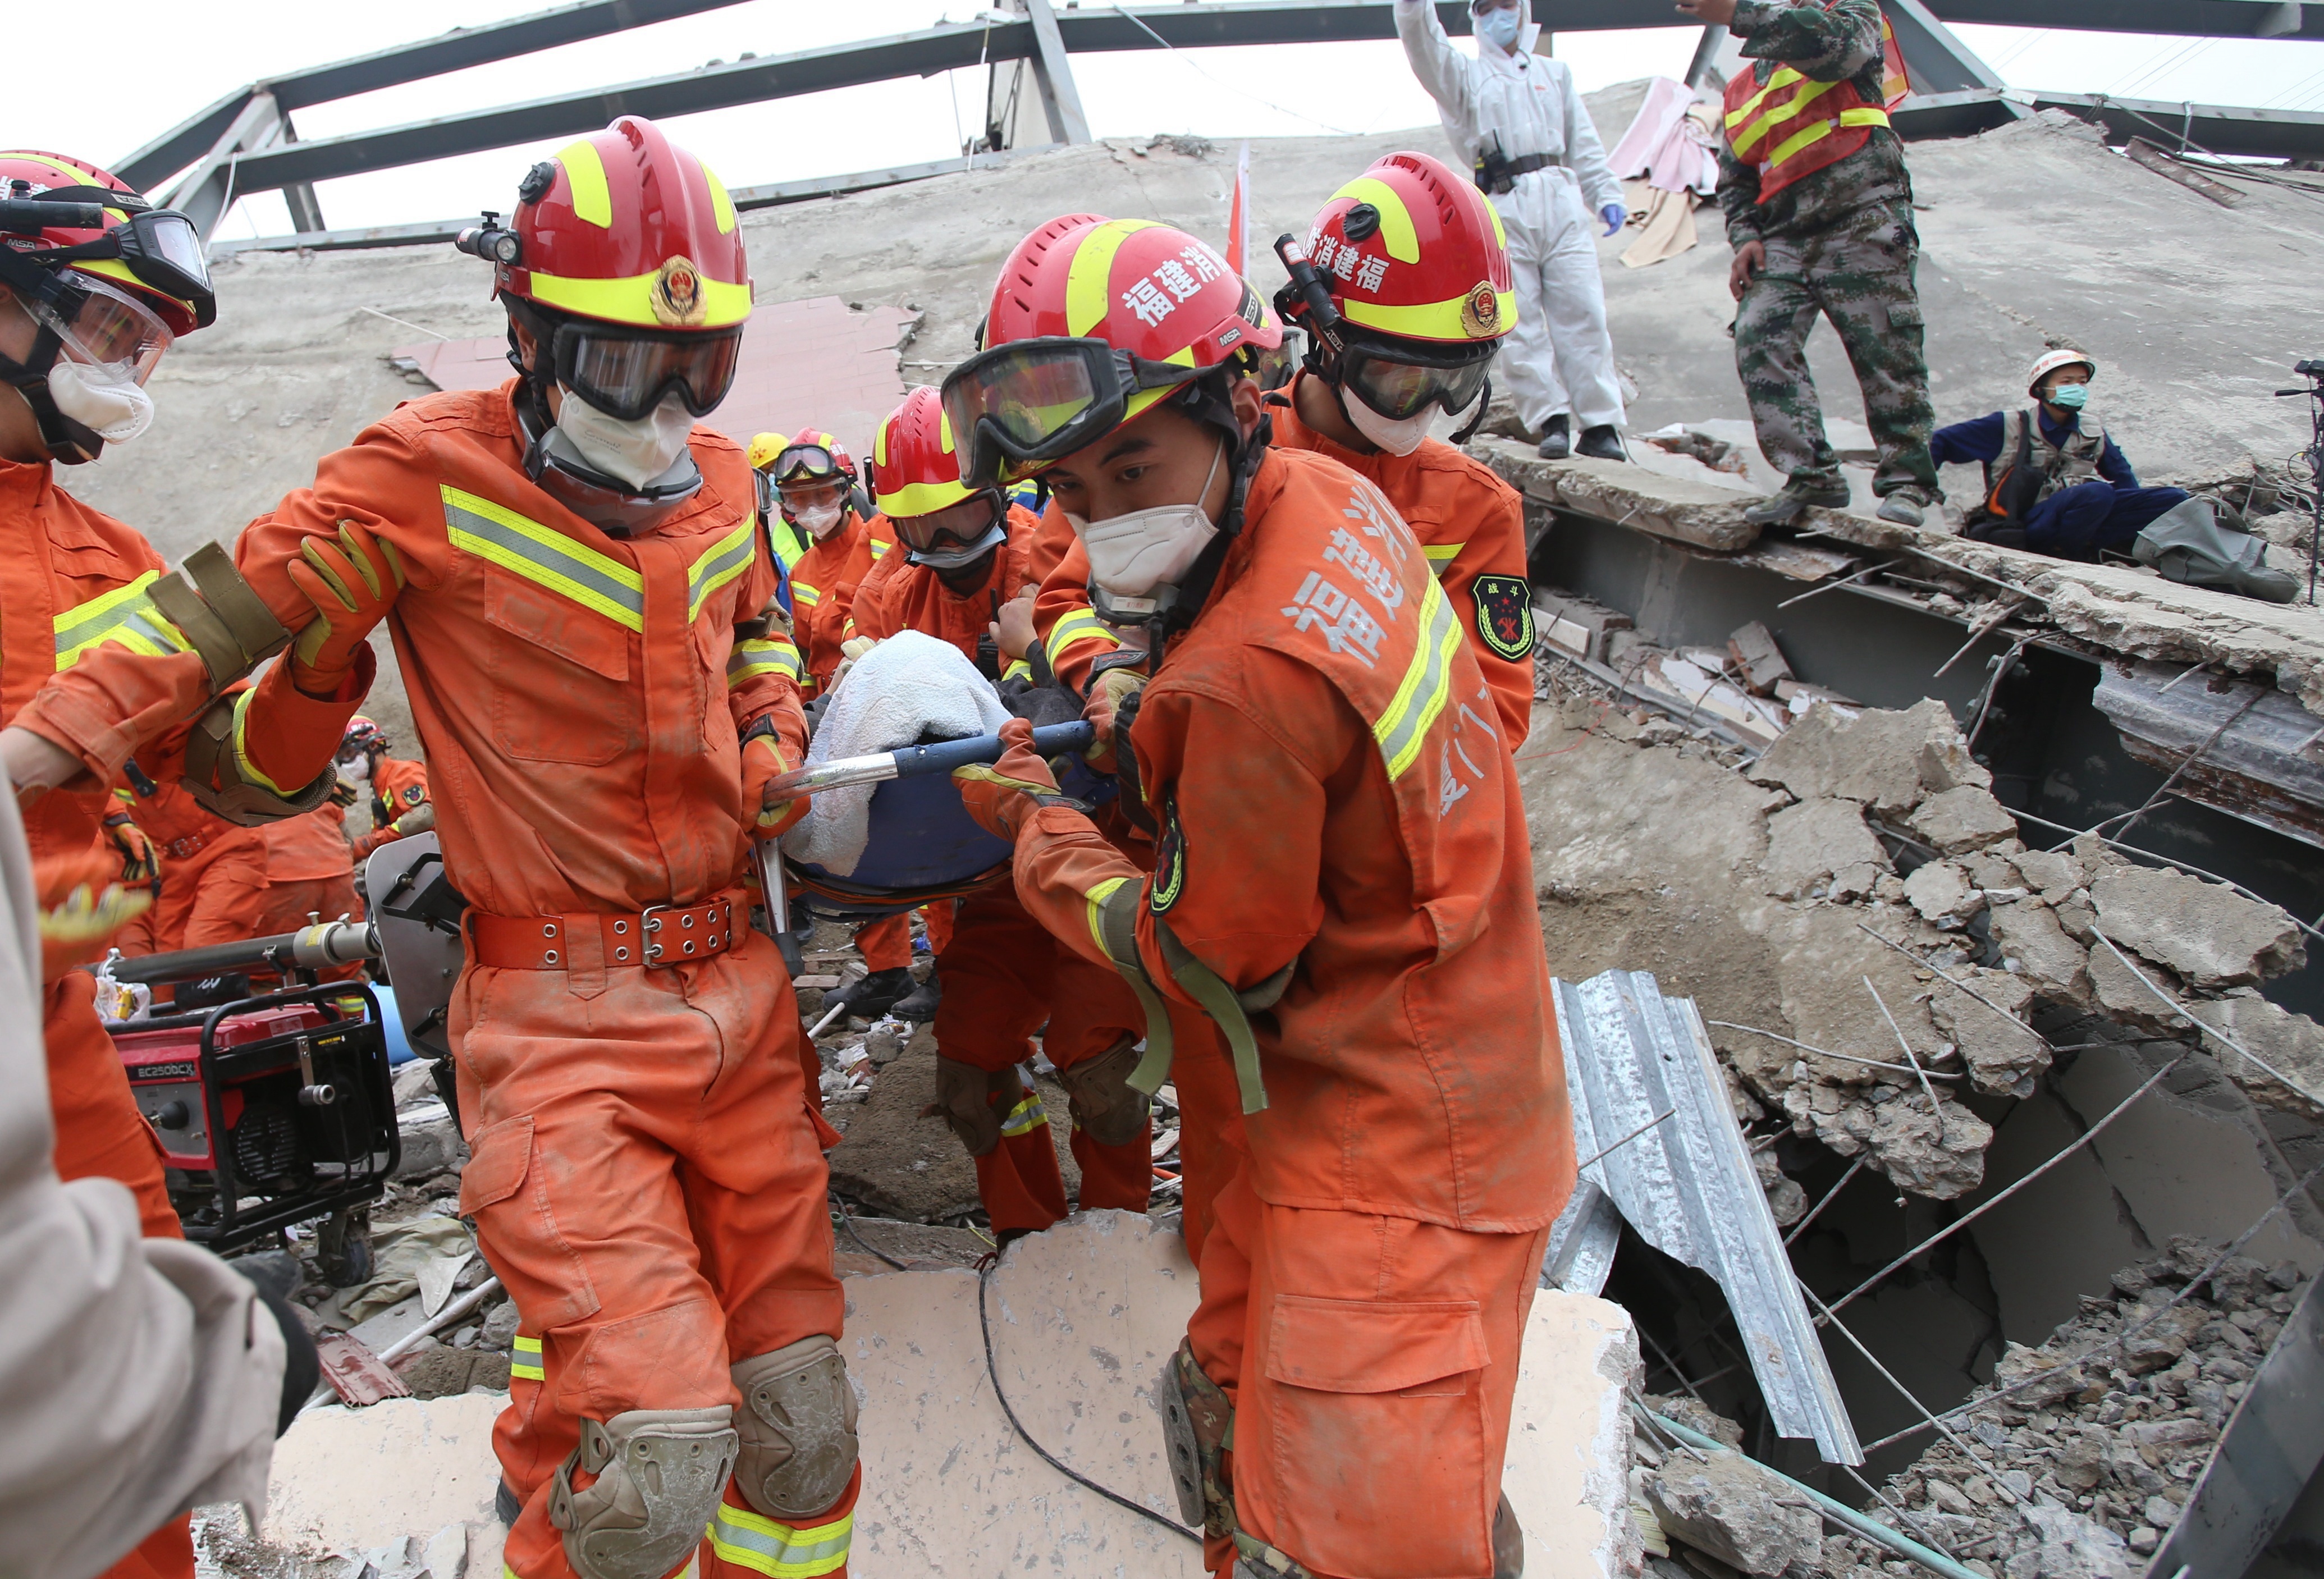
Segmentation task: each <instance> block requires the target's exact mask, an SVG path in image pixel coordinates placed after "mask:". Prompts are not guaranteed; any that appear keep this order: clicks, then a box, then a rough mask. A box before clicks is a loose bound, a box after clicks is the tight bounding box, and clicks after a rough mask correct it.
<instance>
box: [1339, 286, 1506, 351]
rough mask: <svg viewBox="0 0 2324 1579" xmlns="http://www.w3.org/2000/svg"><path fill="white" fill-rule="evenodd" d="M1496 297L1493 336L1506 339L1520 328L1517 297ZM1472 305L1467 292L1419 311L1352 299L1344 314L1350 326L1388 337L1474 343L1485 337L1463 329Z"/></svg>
mask: <svg viewBox="0 0 2324 1579" xmlns="http://www.w3.org/2000/svg"><path fill="white" fill-rule="evenodd" d="M1493 297H1494V300H1496V301H1497V302H1499V316H1498V317H1497V318H1496V319H1495V320H1494V321H1495V322H1496V324H1498V325H1499V328H1496V329H1495V330H1494V331H1493V333H1494V334H1495V335H1505V334H1507V333H1508V332H1509V330H1511V329H1513V328H1517V292H1516V291H1494V292H1493ZM1468 305H1469V297H1468V294H1467V293H1466V292H1463V293H1462V294H1461V295H1459V296H1455V297H1453V298H1452V299H1451V300H1446V301H1430V302H1424V303H1422V304H1421V305H1419V306H1416V307H1391V306H1388V304H1387V303H1385V302H1379V301H1366V300H1363V299H1362V298H1360V297H1358V296H1355V295H1350V296H1349V297H1348V298H1347V299H1346V300H1343V301H1342V303H1341V304H1340V310H1341V311H1342V313H1344V314H1345V315H1346V317H1347V319H1348V321H1349V322H1350V323H1352V324H1360V325H1361V326H1362V327H1363V328H1368V329H1378V330H1379V332H1380V333H1381V334H1384V335H1402V336H1403V337H1406V339H1413V340H1473V339H1478V338H1480V336H1476V335H1471V333H1470V332H1469V331H1468V329H1467V328H1465V327H1463V322H1462V316H1461V315H1462V309H1465V308H1466V307H1467V306H1468Z"/></svg>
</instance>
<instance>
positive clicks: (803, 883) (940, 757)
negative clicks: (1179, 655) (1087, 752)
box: [757, 720, 1112, 974]
mask: <svg viewBox="0 0 2324 1579" xmlns="http://www.w3.org/2000/svg"><path fill="white" fill-rule="evenodd" d="M1093 736H1094V732H1093V730H1092V728H1091V727H1090V725H1088V724H1086V723H1083V722H1080V721H1078V720H1077V721H1075V722H1074V723H1070V724H1053V725H1047V727H1045V728H1039V729H1036V730H1034V731H1033V749H1034V750H1035V751H1036V752H1037V753H1040V754H1041V755H1042V756H1044V757H1057V756H1065V757H1067V758H1068V759H1069V760H1070V763H1071V768H1070V771H1069V774H1068V777H1069V778H1070V779H1071V780H1073V781H1072V782H1064V783H1062V784H1061V787H1062V788H1063V789H1065V793H1067V794H1068V795H1075V796H1077V797H1078V798H1080V799H1101V798H1102V796H1103V795H1105V794H1107V793H1110V792H1111V789H1112V781H1111V780H1100V779H1099V778H1098V777H1097V776H1096V775H1094V774H1092V773H1090V772H1089V771H1088V769H1087V768H1086V767H1084V766H1082V765H1081V753H1082V752H1083V750H1084V749H1085V748H1086V747H1087V746H1088V745H1089V743H1090V741H1091V740H1092V739H1093ZM1004 749H1005V747H1003V745H1002V744H1001V737H1000V736H999V735H998V734H980V735H972V736H970V737H968V738H967V739H964V740H945V741H935V742H930V743H926V744H921V745H910V746H906V747H904V748H902V749H901V750H899V751H883V752H872V753H869V754H867V755H863V756H854V757H842V758H839V759H837V760H835V761H833V762H823V763H819V764H817V765H816V766H814V767H807V768H798V769H795V770H793V771H790V772H788V773H785V774H782V775H780V776H779V777H778V778H776V779H775V780H773V782H772V785H771V786H770V788H771V789H772V790H773V791H774V792H775V794H776V795H777V796H778V798H779V797H781V796H783V795H814V794H817V793H819V792H821V791H823V790H826V789H842V788H844V787H846V786H848V785H853V784H877V785H879V786H880V788H879V789H878V790H877V791H875V792H874V793H873V795H872V797H871V839H870V842H869V843H868V844H867V845H865V848H864V854H863V858H862V861H860V862H859V863H857V864H856V867H855V870H854V871H853V872H852V873H849V874H847V875H846V876H844V877H842V876H840V875H838V874H837V873H833V872H830V871H828V870H826V869H825V868H824V867H821V866H817V865H816V864H815V863H812V862H807V861H801V860H798V859H796V858H794V857H792V856H789V855H783V854H779V853H778V852H777V850H776V848H775V844H774V842H773V841H766V842H762V843H761V844H760V845H758V847H757V852H758V865H759V881H760V885H761V889H762V891H764V892H765V894H766V895H767V899H768V903H767V917H768V921H769V924H770V926H771V927H772V928H774V936H775V942H776V943H777V945H778V946H780V947H781V949H782V951H783V957H784V959H785V960H786V961H788V962H789V964H790V966H791V970H792V972H793V974H797V973H798V968H799V960H798V943H797V940H796V938H795V937H793V935H792V933H791V930H790V925H791V919H790V912H791V905H790V900H791V896H792V894H793V893H794V892H796V894H797V895H798V899H799V900H800V901H801V902H803V903H804V904H805V905H806V907H807V910H808V911H809V912H810V913H812V914H815V915H818V916H825V917H829V918H831V919H835V920H871V919H877V918H879V917H881V916H893V915H899V914H901V913H902V912H904V911H906V910H918V908H919V907H920V906H922V905H927V904H934V903H936V902H939V901H941V900H952V899H959V898H961V897H962V896H964V895H965V894H970V893H973V892H975V891H977V890H978V889H981V888H985V887H989V886H990V885H991V884H993V883H995V882H1001V881H1002V880H1003V879H1005V878H1006V877H1007V876H1008V875H1009V862H1010V845H1009V842H1008V841H1007V840H1005V839H1000V838H995V837H994V836H992V835H991V834H989V833H986V832H985V831H984V830H983V829H982V827H979V826H977V824H976V821H975V819H974V818H973V817H970V816H969V814H968V808H966V807H965V806H964V805H963V804H962V802H961V799H960V790H959V788H958V787H957V786H955V785H954V783H953V781H952V771H953V770H954V768H963V767H967V766H969V765H970V764H972V763H975V762H998V761H999V760H1000V758H1001V752H1002V751H1003V750H1004ZM1084 780H1086V781H1085V782H1084Z"/></svg>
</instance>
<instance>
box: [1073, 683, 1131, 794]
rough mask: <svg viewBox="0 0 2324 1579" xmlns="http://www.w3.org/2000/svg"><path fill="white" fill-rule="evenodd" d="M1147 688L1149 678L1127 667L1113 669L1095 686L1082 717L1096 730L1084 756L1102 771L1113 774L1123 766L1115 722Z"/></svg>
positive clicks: (1083, 709)
mask: <svg viewBox="0 0 2324 1579" xmlns="http://www.w3.org/2000/svg"><path fill="white" fill-rule="evenodd" d="M1145 688H1146V677H1145V676H1144V675H1142V674H1140V673H1139V672H1138V671H1137V670H1136V669H1127V668H1123V669H1107V670H1106V671H1105V672H1103V673H1102V674H1101V675H1099V676H1098V677H1097V679H1096V680H1095V682H1094V683H1093V684H1092V685H1091V687H1090V694H1089V701H1088V702H1087V703H1086V704H1084V706H1083V707H1082V716H1083V718H1084V719H1085V720H1087V721H1088V723H1089V725H1090V727H1091V728H1092V729H1093V730H1094V731H1095V733H1094V734H1092V735H1091V737H1090V743H1089V744H1088V746H1087V747H1086V748H1084V751H1083V752H1082V756H1083V757H1084V760H1086V761H1087V762H1088V763H1089V765H1090V766H1091V767H1093V768H1094V769H1096V770H1097V771H1099V772H1101V773H1111V772H1112V771H1114V770H1115V768H1116V767H1117V766H1118V765H1119V764H1118V763H1117V762H1116V760H1115V757H1114V753H1113V734H1114V725H1115V723H1116V721H1117V720H1118V719H1119V718H1120V716H1121V706H1122V704H1123V703H1125V702H1127V701H1128V700H1129V699H1130V697H1134V696H1136V695H1137V694H1138V693H1139V691H1141V690H1144V689H1145Z"/></svg>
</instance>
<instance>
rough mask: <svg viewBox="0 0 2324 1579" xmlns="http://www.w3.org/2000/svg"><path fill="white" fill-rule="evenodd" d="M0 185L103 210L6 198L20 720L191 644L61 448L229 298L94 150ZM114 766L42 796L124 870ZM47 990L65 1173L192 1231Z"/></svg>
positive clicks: (2, 513)
mask: <svg viewBox="0 0 2324 1579" xmlns="http://www.w3.org/2000/svg"><path fill="white" fill-rule="evenodd" d="M19 183H21V185H20V184H19ZM0 198H8V199H30V200H32V201H33V202H36V203H37V202H44V201H47V202H56V203H70V204H77V205H89V206H93V207H92V209H91V211H90V212H88V213H87V214H83V215H78V216H73V217H74V218H76V219H88V220H95V221H97V223H94V224H78V223H76V224H70V225H64V226H57V225H51V224H50V223H49V220H50V218H51V217H54V216H45V215H41V214H39V213H37V212H36V213H34V214H32V215H28V216H24V217H16V215H14V214H13V213H11V212H10V211H9V210H8V209H7V208H5V205H0V383H5V385H6V386H7V387H5V388H0V602H5V607H6V614H5V618H0V723H5V724H7V725H18V724H21V723H22V722H23V720H24V718H25V716H26V714H27V711H28V709H31V708H32V706H33V705H34V703H35V700H36V698H37V697H39V696H40V695H41V694H42V688H43V687H44V686H45V685H49V684H52V683H53V682H54V680H55V679H56V678H57V677H58V676H59V675H60V673H69V672H72V671H75V670H85V671H88V673H90V674H96V673H99V672H109V671H110V670H112V669H115V667H117V666H118V665H120V664H122V663H123V662H124V661H127V662H129V663H131V664H136V663H140V662H142V661H143V655H145V654H150V653H153V652H157V651H174V650H176V649H177V648H178V647H179V646H180V645H181V644H182V637H181V636H180V633H179V632H178V631H177V630H176V629H175V628H174V627H173V626H172V625H171V623H170V622H169V621H168V620H167V619H166V618H164V617H163V616H162V615H161V614H160V613H159V612H158V611H157V609H156V608H155V606H154V603H153V599H152V590H153V586H154V584H155V582H156V581H157V580H158V579H159V578H160V577H161V574H162V572H163V570H164V569H165V568H166V567H165V566H164V565H163V563H162V560H161V555H159V554H158V553H156V552H154V550H153V548H152V544H150V543H148V542H147V541H146V540H144V539H143V537H141V536H140V535H138V533H137V532H135V531H133V530H131V529H130V528H129V527H127V526H125V525H124V524H123V523H122V522H118V521H116V520H115V519H114V518H113V517H111V516H109V515H106V513H104V512H102V511H98V510H95V509H92V508H90V507H89V506H88V505H87V504H84V503H81V502H80V501H78V499H75V498H74V497H73V496H72V495H71V494H68V493H67V492H65V490H64V489H63V488H61V487H60V486H58V485H57V480H56V476H55V470H54V467H55V464H56V463H59V462H61V463H63V464H65V465H67V466H75V465H81V464H85V463H87V462H89V461H92V460H95V459H96V458H97V456H98V454H99V453H100V452H101V451H102V450H103V449H104V448H105V446H106V444H124V443H128V442H130V441H132V440H134V439H136V438H137V437H138V436H139V435H140V434H142V433H143V431H144V430H145V429H146V427H147V426H148V425H149V424H150V422H151V421H152V414H153V402H152V396H151V395H149V394H147V393H146V392H145V389H144V383H145V380H146V377H147V376H148V375H149V374H151V373H152V370H153V367H154V365H155V364H156V363H157V362H158V361H159V360H160V359H161V355H162V353H163V352H164V351H165V350H166V349H167V348H168V347H169V346H170V345H171V342H172V340H173V339H174V338H175V337H177V336H180V335H184V334H189V333H191V332H193V331H194V330H195V329H196V328H200V327H203V326H205V325H207V324H208V323H209V322H211V321H212V319H214V318H215V317H216V316H217V304H216V299H215V297H214V296H213V294H212V292H211V290H210V286H209V281H208V275H207V273H206V272H203V268H202V264H201V263H200V261H199V260H200V258H201V255H202V254H201V244H200V242H199V240H198V238H197V237H196V236H195V235H194V234H193V231H192V228H191V226H189V225H188V224H187V223H186V221H185V220H184V218H183V217H181V216H175V215H171V214H169V213H167V212H166V211H162V210H151V209H148V208H147V205H146V204H145V202H144V200H143V199H142V198H140V197H138V196H137V194H136V193H134V191H132V190H131V189H130V188H129V187H128V186H127V184H126V183H124V182H123V181H121V180H118V179H117V178H115V177H114V176H112V175H110V174H107V173H106V171H102V170H99V169H98V168H97V167H96V166H95V165H91V164H85V163H82V162H79V161H78V160H72V159H66V158H62V157H60V156H58V155H54V154H48V153H34V152H0ZM124 235H126V237H127V239H126V240H124ZM150 254H160V255H150ZM170 579H171V582H172V584H173V585H175V584H177V581H178V578H177V577H171V578H170ZM180 716H182V715H180ZM177 722H179V718H178V717H166V718H160V719H148V720H143V721H141V725H138V726H133V728H132V729H131V730H129V731H127V732H124V734H123V735H122V737H121V738H122V743H121V747H120V749H121V751H122V752H123V753H124V754H125V753H127V752H128V751H129V750H132V749H135V748H136V747H138V746H142V745H146V744H148V743H150V742H151V741H152V739H153V737H154V736H156V735H158V734H161V733H162V732H164V731H165V730H166V729H167V727H168V726H169V725H174V724H176V723H177ZM0 750H5V759H6V764H7V768H8V771H9V775H10V777H11V779H12V780H14V782H15V784H16V785H17V787H18V789H19V791H20V793H21V794H24V795H27V796H29V795H31V794H33V793H37V792H38V791H39V790H40V789H43V788H45V787H47V786H48V785H50V784H52V783H54V782H57V781H58V780H59V779H60V777H61V776H64V775H67V774H69V772H71V771H73V770H75V769H76V768H77V767H78V764H77V763H73V762H69V761H67V760H65V759H64V758H63V756H62V753H59V752H58V751H57V750H56V749H55V747H54V746H53V745H52V744H50V743H44V742H42V741H41V740H39V739H38V738H36V737H34V736H33V735H32V734H31V733H30V732H29V731H26V730H23V729H22V728H15V727H11V728H9V729H8V730H7V731H6V734H5V737H0ZM116 765H117V764H116ZM113 782H114V773H113V772H112V771H106V772H105V773H103V774H101V775H99V776H97V777H94V778H87V779H82V780H79V781H78V782H76V783H75V784H73V785H72V787H71V789H69V791H67V792H65V793H60V794H53V795H43V796H42V797H41V798H40V799H38V800H37V801H35V802H33V803H32V804H30V805H28V806H26V808H25V810H24V834H25V837H26V839H27V840H28V841H29V843H30V844H31V846H32V854H33V857H34V859H35V860H37V861H42V862H54V861H57V860H59V859H60V858H63V857H67V856H82V855H86V854H88V853H89V852H91V851H92V850H93V849H95V848H97V847H98V845H99V841H100V840H105V841H106V842H107V843H108V844H109V845H112V847H113V848H114V850H115V852H116V853H118V854H120V855H121V856H122V857H123V862H124V869H125V868H126V866H127V865H128V863H129V855H130V851H129V848H128V847H127V844H126V843H125V841H126V840H127V839H128V836H127V835H126V834H116V833H115V831H114V830H105V831H100V825H101V822H102V821H103V819H106V818H107V817H109V816H110V815H111V814H112V813H113V812H114V811H115V809H116V807H117V802H116V801H115V799H114V798H113V794H112V785H113ZM140 842H143V841H140ZM148 854H149V856H150V847H149V850H148ZM146 881H148V882H150V878H148V879H147V880H146ZM44 990H45V997H44V1000H43V1002H42V1031H43V1033H44V1035H45V1037H46V1039H47V1047H48V1076H49V1096H50V1103H51V1107H52V1109H53V1111H54V1113H55V1115H56V1166H57V1172H58V1173H59V1174H60V1176H61V1177H65V1178H67V1179H73V1178H87V1177H96V1176H101V1177H110V1178H115V1179H118V1180H120V1181H121V1182H122V1183H123V1184H124V1185H126V1186H128V1187H129V1188H130V1189H131V1190H132V1191H133V1192H134V1193H135V1195H136V1197H137V1206H138V1216H139V1219H140V1221H141V1223H142V1224H143V1228H144V1232H145V1233H146V1234H147V1235H148V1236H151V1237H163V1238H171V1239H176V1238H180V1237H182V1236H183V1235H182V1231H181V1230H180V1227H179V1223H178V1217H177V1214H176V1213H175V1212H174V1211H172V1210H171V1206H170V1197H169V1192H168V1191H167V1189H166V1188H165V1187H163V1183H162V1174H161V1167H162V1162H161V1148H160V1146H159V1145H158V1143H157V1142H156V1141H155V1140H154V1136H153V1131H152V1126H150V1125H149V1124H148V1123H147V1122H145V1120H144V1119H143V1117H142V1116H141V1115H140V1114H139V1113H138V1111H137V1106H136V1103H134V1101H133V1100H132V1099H131V1096H130V1093H129V1082H128V1079H127V1077H126V1076H124V1074H123V1072H122V1066H121V1056H120V1054H118V1053H117V1052H115V1050H114V1047H113V1039H112V1038H111V1037H109V1036H107V1035H106V1031H105V1027H104V1024H103V1022H102V1021H100V1020H98V1018H97V1009H96V1005H95V1003H94V1002H93V999H92V994H91V993H90V990H89V981H88V977H87V976H86V975H83V974H78V973H76V972H70V971H61V970H60V971H59V972H57V973H55V974H53V975H51V978H50V979H49V980H47V981H46V982H45V983H44ZM107 1572H108V1574H112V1575H115V1576H117V1579H161V1576H168V1579H190V1576H191V1574H193V1572H194V1548H193V1539H192V1537H191V1535H190V1534H189V1527H188V1521H187V1520H186V1519H182V1518H180V1519H172V1520H171V1521H170V1522H169V1523H168V1524H166V1525H164V1526H162V1527H161V1528H160V1529H158V1530H156V1531H154V1532H153V1533H152V1535H150V1536H148V1537H146V1538H145V1540H144V1541H143V1544H141V1545H140V1546H139V1547H137V1548H136V1550H135V1551H134V1552H132V1553H131V1554H130V1555H129V1556H126V1557H124V1558H123V1559H121V1561H120V1562H118V1563H116V1564H115V1565H114V1566H113V1567H112V1568H111V1569H109V1570H107Z"/></svg>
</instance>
